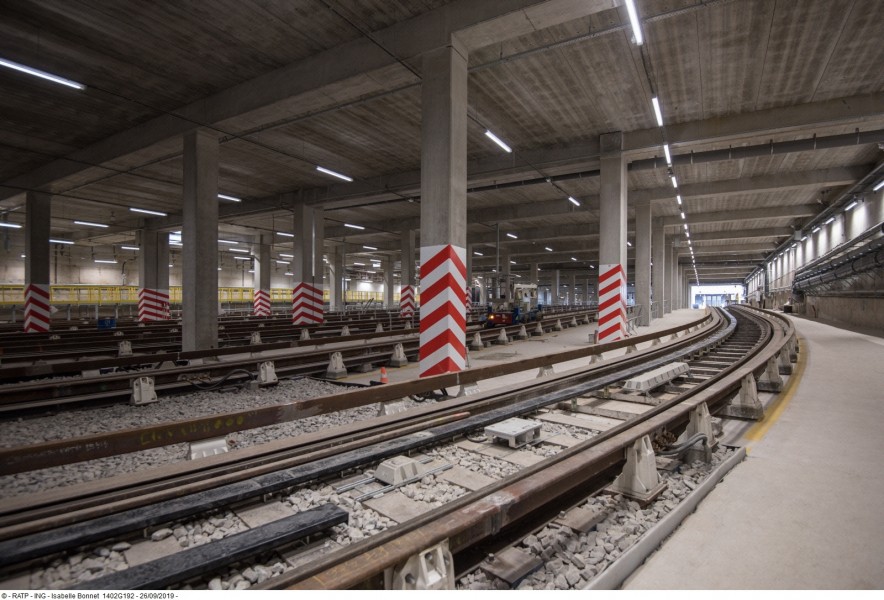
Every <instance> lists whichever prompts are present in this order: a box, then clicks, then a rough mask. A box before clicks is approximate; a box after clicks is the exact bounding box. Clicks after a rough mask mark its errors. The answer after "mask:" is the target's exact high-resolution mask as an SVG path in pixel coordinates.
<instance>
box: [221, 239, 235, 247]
mask: <svg viewBox="0 0 884 600" xmlns="http://www.w3.org/2000/svg"><path fill="white" fill-rule="evenodd" d="M218 243H219V244H230V245H231V246H236V245H237V244H239V242H235V241H233V240H218Z"/></svg>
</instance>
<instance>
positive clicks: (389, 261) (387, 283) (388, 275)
mask: <svg viewBox="0 0 884 600" xmlns="http://www.w3.org/2000/svg"><path fill="white" fill-rule="evenodd" d="M381 268H382V269H383V270H384V308H386V309H388V310H392V309H393V257H391V256H388V257H386V258H384V259H383V260H382V261H381ZM399 295H400V297H401V296H402V294H401V293H400V294H399Z"/></svg>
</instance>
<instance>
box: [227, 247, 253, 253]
mask: <svg viewBox="0 0 884 600" xmlns="http://www.w3.org/2000/svg"><path fill="white" fill-rule="evenodd" d="M229 250H230V251H231V252H239V253H240V254H248V252H249V251H248V250H243V249H242V248H229Z"/></svg>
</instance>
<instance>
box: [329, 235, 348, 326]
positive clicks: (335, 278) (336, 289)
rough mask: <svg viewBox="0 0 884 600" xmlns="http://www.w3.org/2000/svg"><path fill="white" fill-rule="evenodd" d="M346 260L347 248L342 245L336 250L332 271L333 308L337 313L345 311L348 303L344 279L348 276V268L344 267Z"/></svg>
mask: <svg viewBox="0 0 884 600" xmlns="http://www.w3.org/2000/svg"><path fill="white" fill-rule="evenodd" d="M346 259H347V250H346V246H345V245H344V244H341V245H340V246H338V247H337V248H335V254H334V258H333V259H332V269H331V271H332V276H331V279H332V283H331V286H330V291H331V298H332V300H331V306H333V307H334V310H336V311H342V310H344V305H345V303H346V298H345V297H344V278H345V277H346V276H347V268H346V267H345V266H344V265H345V264H346Z"/></svg>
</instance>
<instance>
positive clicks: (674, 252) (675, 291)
mask: <svg viewBox="0 0 884 600" xmlns="http://www.w3.org/2000/svg"><path fill="white" fill-rule="evenodd" d="M669 260H670V262H671V264H672V268H671V269H670V270H669V277H670V279H669V281H668V282H667V283H668V284H669V286H670V287H671V288H672V310H676V309H679V308H681V305H680V304H679V295H680V294H679V289H680V288H679V285H678V246H676V245H675V244H673V245H672V246H671V247H670V248H669Z"/></svg>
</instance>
